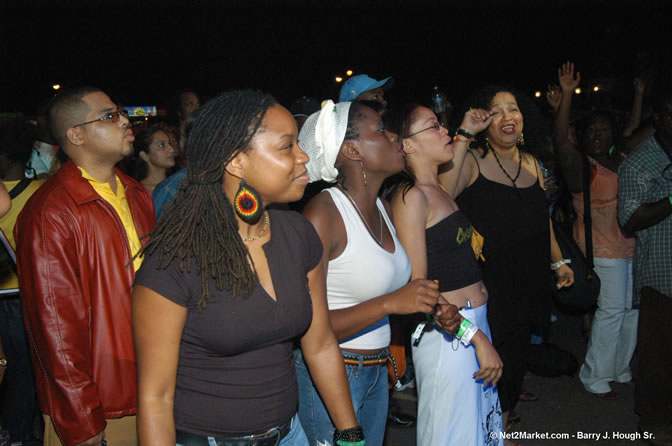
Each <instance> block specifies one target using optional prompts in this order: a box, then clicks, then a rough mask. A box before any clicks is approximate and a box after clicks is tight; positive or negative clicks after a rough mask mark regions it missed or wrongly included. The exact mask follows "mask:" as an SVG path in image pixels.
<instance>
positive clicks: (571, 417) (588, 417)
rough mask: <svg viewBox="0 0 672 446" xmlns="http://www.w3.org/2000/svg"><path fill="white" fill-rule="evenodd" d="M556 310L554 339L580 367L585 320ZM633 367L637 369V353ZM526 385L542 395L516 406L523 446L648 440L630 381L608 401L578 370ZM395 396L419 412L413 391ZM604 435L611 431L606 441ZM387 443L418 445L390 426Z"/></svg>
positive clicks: (407, 431)
mask: <svg viewBox="0 0 672 446" xmlns="http://www.w3.org/2000/svg"><path fill="white" fill-rule="evenodd" d="M554 313H555V314H556V315H557V316H558V317H559V319H558V321H556V322H554V323H553V324H552V325H551V330H552V331H551V339H550V342H551V343H554V344H556V345H558V346H559V347H561V348H563V349H565V350H568V351H570V352H572V353H573V354H574V355H575V356H576V358H577V359H578V361H579V367H580V365H581V363H583V358H584V356H585V353H586V346H587V345H586V341H585V340H584V337H583V334H582V330H581V319H580V318H579V317H578V316H574V315H567V314H561V313H558V312H557V310H556V311H555V312H554ZM633 367H636V356H635V360H633ZM523 387H524V389H525V390H526V391H528V392H533V393H535V394H537V395H538V397H539V400H538V401H536V402H522V401H521V402H519V403H518V405H517V406H516V412H518V414H519V415H520V417H521V422H520V423H518V424H516V425H514V428H513V431H512V432H513V433H514V434H513V435H518V439H517V440H516V441H518V442H520V443H521V444H523V445H525V446H533V445H541V446H552V445H559V446H573V445H577V446H581V445H594V444H599V445H600V446H602V445H604V446H606V445H615V446H617V445H618V446H620V445H634V446H638V445H647V444H649V442H648V441H645V440H644V439H643V438H642V437H643V434H641V433H639V432H638V429H637V422H638V417H637V415H636V414H635V413H634V386H633V385H632V384H613V385H612V388H613V390H615V391H616V392H618V393H619V396H618V398H617V399H615V400H604V399H600V398H597V397H595V396H593V395H592V394H589V393H587V392H586V391H585V390H584V389H583V385H582V384H581V381H579V377H578V372H577V374H576V375H575V376H573V377H567V376H564V377H560V378H543V377H539V376H535V375H531V374H528V375H527V376H526V377H525V381H524V384H523ZM393 399H394V400H395V402H396V403H397V404H398V405H399V407H400V408H401V410H402V412H404V413H407V414H411V415H415V413H416V410H417V402H416V401H417V399H416V394H415V389H407V390H405V391H403V392H400V393H395V394H394V395H393ZM547 433H548V435H551V434H563V435H564V436H565V437H568V438H566V439H539V438H538V437H535V436H541V435H546V434H547ZM597 434H599V435H600V439H599V440H597V439H595V437H596V435H597ZM605 434H607V435H608V438H607V439H605ZM588 435H590V436H588ZM614 437H617V438H614ZM385 445H386V446H415V445H416V441H415V428H414V427H411V428H399V427H393V426H388V430H387V436H386V440H385ZM421 446H434V445H421ZM440 446H443V445H440ZM460 446H470V445H460Z"/></svg>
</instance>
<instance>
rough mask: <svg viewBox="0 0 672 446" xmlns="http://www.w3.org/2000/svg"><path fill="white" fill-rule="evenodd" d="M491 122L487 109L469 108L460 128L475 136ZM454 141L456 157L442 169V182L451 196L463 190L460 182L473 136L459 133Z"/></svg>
mask: <svg viewBox="0 0 672 446" xmlns="http://www.w3.org/2000/svg"><path fill="white" fill-rule="evenodd" d="M491 122H492V116H491V115H490V112H488V111H487V110H483V109H469V110H468V111H467V112H466V113H465V114H464V118H463V119H462V123H461V124H460V127H459V129H462V130H465V131H466V133H469V134H471V135H474V136H475V135H476V134H478V133H480V132H482V131H483V130H485V129H487V128H488V126H489V125H490V123H491ZM453 141H454V142H453V152H454V157H453V159H452V160H451V161H450V163H448V165H446V166H445V167H442V169H441V184H442V185H443V187H444V188H445V189H446V191H447V192H448V193H449V194H450V196H451V197H456V196H457V195H459V193H460V192H462V190H461V189H459V190H458V183H459V184H461V183H462V181H460V177H461V175H462V167H463V165H464V159H465V157H466V155H467V150H469V143H471V141H473V137H472V138H468V137H465V136H464V135H457V136H456V137H455V139H454V140H453ZM462 189H463V188H462Z"/></svg>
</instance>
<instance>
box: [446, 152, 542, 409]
mask: <svg viewBox="0 0 672 446" xmlns="http://www.w3.org/2000/svg"><path fill="white" fill-rule="evenodd" d="M477 164H478V160H477ZM457 204H458V205H459V207H460V209H461V210H462V212H464V213H465V214H466V215H467V217H468V218H469V220H470V221H471V223H472V225H473V227H474V228H475V229H476V230H477V231H478V232H480V233H481V234H482V235H483V236H484V237H485V244H484V246H483V256H484V257H485V263H484V265H483V281H484V282H485V285H486V287H487V289H488V293H489V298H488V323H489V324H490V330H491V332H492V340H493V344H494V346H495V348H496V349H497V352H498V353H499V355H500V357H501V358H502V361H503V362H504V371H503V375H502V378H501V380H500V381H499V384H498V385H497V387H498V389H499V396H500V401H501V404H502V410H503V411H509V410H511V409H513V406H514V405H515V404H516V402H517V401H518V395H519V394H520V389H521V387H522V381H523V376H524V374H525V369H526V360H527V347H528V345H529V342H530V334H531V329H532V325H533V324H534V322H535V315H536V314H538V312H539V311H540V308H542V307H545V306H547V304H548V302H549V301H550V299H551V288H550V285H549V284H550V283H551V282H550V279H549V275H550V274H551V273H550V269H549V265H550V258H551V253H550V244H551V242H550V233H549V214H548V206H547V202H546V196H545V193H544V190H543V189H542V188H541V186H540V185H539V182H538V181H537V182H535V183H534V184H533V185H532V186H529V187H513V185H512V186H507V185H505V184H502V183H498V182H496V181H491V180H489V179H487V178H486V177H484V176H483V174H482V173H481V171H480V166H479V172H478V178H477V179H476V181H475V182H474V183H473V184H472V185H470V186H468V187H467V188H466V189H465V190H464V191H463V192H462V193H461V194H460V196H459V197H458V198H457Z"/></svg>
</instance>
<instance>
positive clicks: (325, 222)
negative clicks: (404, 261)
mask: <svg viewBox="0 0 672 446" xmlns="http://www.w3.org/2000/svg"><path fill="white" fill-rule="evenodd" d="M303 212H304V216H305V217H306V218H307V219H308V220H309V221H310V222H311V223H312V224H313V226H314V227H315V229H316V230H317V234H318V235H319V236H320V240H321V241H322V246H323V247H324V252H323V254H322V265H323V267H324V270H325V273H327V274H328V267H329V258H330V256H331V253H333V252H338V251H337V250H338V249H342V248H344V247H345V244H346V243H347V240H346V238H345V234H342V233H339V229H338V226H337V225H339V224H342V223H341V222H342V219H341V215H340V213H339V212H338V210H337V209H336V206H335V205H334V204H333V201H331V197H321V196H319V195H318V196H317V197H315V198H314V199H313V200H311V201H310V203H308V205H307V206H306V208H305V209H304V211H303ZM341 232H342V231H341ZM438 299H439V290H438V285H437V284H436V283H435V282H432V281H430V280H425V279H416V280H412V281H411V282H409V283H408V284H407V285H405V286H403V287H401V288H400V289H398V290H397V291H394V292H392V293H389V294H384V295H382V296H377V297H374V298H372V299H369V300H367V301H365V302H363V303H361V304H358V305H354V306H352V307H348V308H344V309H341V310H330V311H329V318H330V320H331V326H332V328H333V330H334V333H335V334H336V338H337V339H338V340H339V341H341V340H343V339H347V338H349V337H351V336H353V335H355V334H357V333H359V332H360V331H362V330H364V329H365V328H367V327H370V326H372V325H373V324H375V323H376V322H378V321H380V320H381V319H383V318H384V317H386V316H389V315H390V314H411V313H431V312H432V311H433V309H434V305H436V302H437V301H438Z"/></svg>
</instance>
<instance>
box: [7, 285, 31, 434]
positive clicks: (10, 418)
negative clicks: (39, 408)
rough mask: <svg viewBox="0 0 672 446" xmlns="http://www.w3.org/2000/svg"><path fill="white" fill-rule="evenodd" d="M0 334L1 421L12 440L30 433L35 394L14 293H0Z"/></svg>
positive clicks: (22, 326)
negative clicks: (0, 364) (1, 362)
mask: <svg viewBox="0 0 672 446" xmlns="http://www.w3.org/2000/svg"><path fill="white" fill-rule="evenodd" d="M0 338H2V348H3V349H4V351H5V357H6V358H7V370H6V371H5V378H4V381H3V383H2V387H0V424H2V425H3V426H4V427H5V428H6V429H7V430H8V431H9V433H10V435H11V438H12V441H13V442H18V441H27V440H30V439H31V437H32V432H31V430H32V426H33V415H34V413H35V406H36V405H37V397H36V391H35V380H34V378H33V368H32V366H31V363H30V351H29V349H28V341H27V339H26V331H25V328H24V325H23V316H22V313H21V302H20V301H19V297H18V296H16V295H13V296H11V297H10V296H1V297H0Z"/></svg>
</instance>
